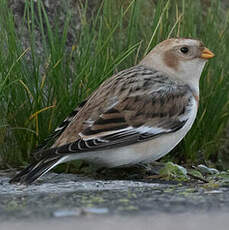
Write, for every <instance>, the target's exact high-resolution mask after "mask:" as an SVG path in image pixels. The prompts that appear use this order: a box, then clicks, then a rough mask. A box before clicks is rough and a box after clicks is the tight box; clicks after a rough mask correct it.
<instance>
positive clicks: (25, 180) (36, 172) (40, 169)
mask: <svg viewBox="0 0 229 230" xmlns="http://www.w3.org/2000/svg"><path fill="white" fill-rule="evenodd" d="M61 158H62V157H60V156H54V157H52V158H50V157H49V158H43V159H41V160H39V161H36V162H34V163H32V164H30V165H29V166H28V167H26V168H25V169H24V170H22V171H21V172H20V173H18V174H17V175H16V176H15V177H13V178H12V179H11V180H10V181H9V183H20V184H26V185H29V184H31V183H32V182H34V181H35V180H37V179H38V178H39V177H41V176H42V175H43V174H45V173H46V172H48V171H49V170H50V169H52V168H53V166H54V165H56V164H57V162H58V161H59V160H60V159H61Z"/></svg>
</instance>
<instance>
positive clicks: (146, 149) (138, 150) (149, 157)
mask: <svg viewBox="0 0 229 230" xmlns="http://www.w3.org/2000/svg"><path fill="white" fill-rule="evenodd" d="M196 114H197V103H196V101H195V100H194V103H193V108H192V110H191V112H190V116H189V119H188V121H187V122H186V123H185V125H184V126H183V127H182V128H181V129H179V130H178V131H176V132H173V133H169V134H163V135H161V136H158V137H157V138H154V139H152V140H150V141H145V142H142V143H137V144H133V145H129V146H125V147H119V148H116V149H110V150H104V151H97V152H95V151H93V152H87V153H82V154H74V155H75V156H74V155H72V156H69V157H68V158H67V159H66V160H65V161H70V160H75V159H85V160H86V161H89V162H92V163H94V164H98V165H104V166H106V167H117V166H121V165H131V164H136V163H138V162H150V161H155V160H157V159H159V158H161V157H163V156H164V155H166V154H167V153H168V152H170V151H171V150H172V149H173V148H174V147H175V146H176V145H177V144H178V143H179V142H180V141H181V140H182V139H183V137H184V136H185V135H186V134H187V132H188V131H189V130H190V128H191V127H192V125H193V122H194V120H195V118H196Z"/></svg>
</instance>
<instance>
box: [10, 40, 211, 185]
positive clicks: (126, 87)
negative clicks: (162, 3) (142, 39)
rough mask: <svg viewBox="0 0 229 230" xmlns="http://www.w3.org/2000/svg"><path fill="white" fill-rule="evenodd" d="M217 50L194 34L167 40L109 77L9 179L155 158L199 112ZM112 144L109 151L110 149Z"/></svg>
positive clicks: (23, 179)
mask: <svg viewBox="0 0 229 230" xmlns="http://www.w3.org/2000/svg"><path fill="white" fill-rule="evenodd" d="M213 56H214V55H213V53H211V52H210V51H209V50H208V49H207V48H205V47H204V46H203V43H202V42H200V41H198V40H194V39H169V40H166V41H164V42H162V43H160V44H159V45H157V46H156V47H155V48H154V49H153V50H152V51H151V52H150V53H149V54H148V55H147V56H146V57H145V58H144V59H143V60H142V61H141V62H140V63H139V65H136V66H134V67H132V68H129V69H126V70H123V71H121V72H119V73H118V74H116V75H114V76H112V77H111V78H109V79H107V80H106V81H105V82H104V83H102V84H101V85H100V87H99V88H98V89H97V90H96V91H95V92H94V93H93V94H92V95H91V96H90V97H89V98H88V100H87V101H85V102H84V103H83V104H82V106H81V107H80V108H79V109H76V110H75V112H74V113H73V116H70V118H67V119H66V120H65V121H64V123H63V124H62V125H61V126H60V127H58V128H57V129H56V133H55V132H54V138H55V141H54V144H53V145H52V147H51V148H50V149H42V150H41V151H39V152H38V153H37V154H36V157H37V159H38V161H37V162H35V163H34V164H32V165H30V166H29V167H27V168H26V169H25V170H23V171H22V172H21V173H19V174H18V175H16V177H15V178H13V179H12V180H11V182H20V183H25V184H29V183H32V182H33V181H34V180H36V179H37V178H39V177H40V176H42V175H43V174H45V173H46V172H47V171H49V170H50V169H51V168H53V167H55V166H56V165H57V164H60V163H63V162H66V161H69V160H73V159H84V160H86V161H89V162H92V163H95V164H98V165H105V166H107V167H116V166H120V165H130V164H135V163H138V162H145V161H153V160H156V159H158V158H160V157H162V156H163V155H165V154H167V153H168V152H169V151H170V150H171V149H173V148H174V147H175V146H176V145H177V144H178V143H179V142H180V141H181V140H182V138H183V137H184V136H185V135H186V133H187V132H188V131H189V129H190V128H191V126H192V124H193V122H194V120H195V117H196V113H197V108H198V97H199V78H200V75H201V72H202V69H203V67H204V64H205V62H206V60H207V59H209V58H212V57H213ZM108 149H109V151H108Z"/></svg>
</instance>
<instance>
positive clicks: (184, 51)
mask: <svg viewBox="0 0 229 230" xmlns="http://www.w3.org/2000/svg"><path fill="white" fill-rule="evenodd" d="M180 51H181V52H182V53H183V54H186V53H188V51H189V49H188V47H186V46H184V47H181V48H180Z"/></svg>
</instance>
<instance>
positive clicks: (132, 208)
mask: <svg viewBox="0 0 229 230" xmlns="http://www.w3.org/2000/svg"><path fill="white" fill-rule="evenodd" d="M0 175H1V176H0V222H1V223H6V222H11V223H13V222H18V221H20V222H21V221H25V222H28V221H29V222H33V221H38V220H40V222H41V223H44V224H45V222H47V221H59V220H60V219H65V218H67V219H70V220H72V221H76V222H77V221H79V220H80V221H82V223H84V222H85V224H89V223H87V220H88V218H89V217H90V218H92V219H93V218H99V217H101V216H103V217H104V221H105V220H106V219H107V220H109V219H111V220H115V218H123V217H126V218H127V219H128V218H133V217H135V218H140V219H141V220H142V221H143V219H144V218H146V219H147V218H148V217H153V219H154V217H156V216H161V215H165V216H166V215H168V216H170V215H171V216H174V215H176V216H177V218H178V217H179V218H180V215H194V216H195V218H197V217H198V216H200V215H203V214H206V213H208V214H209V215H213V214H214V213H217V216H219V218H220V215H219V214H224V216H225V215H226V213H228V212H229V187H228V186H223V187H217V188H214V187H213V188H209V187H206V186H205V185H204V184H202V183H197V182H196V183H192V184H190V183H188V184H181V183H177V182H162V181H157V180H96V179H91V178H87V177H80V176H77V175H72V174H59V175H58V174H55V173H49V174H48V175H45V176H44V177H43V178H42V179H40V180H39V181H38V182H37V183H35V184H33V185H31V186H22V185H20V186H19V185H10V184H9V183H8V180H9V176H8V173H1V174H0ZM194 216H193V218H194ZM213 216H215V214H214V215H213ZM143 217H144V218H143ZM135 218H134V219H135ZM160 218H164V217H160ZM227 219H228V218H225V221H226V220H227ZM90 220H91V219H90ZM100 221H101V220H100ZM64 222H65V221H64ZM92 222H93V221H92ZM124 222H125V221H124ZM66 224H67V223H66ZM98 224H99V222H98Z"/></svg>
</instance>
